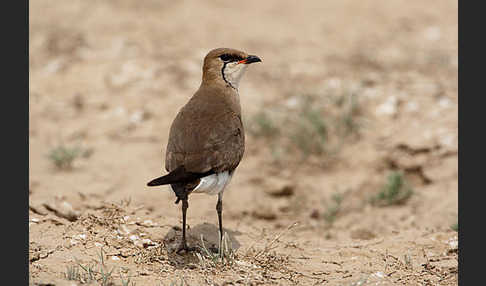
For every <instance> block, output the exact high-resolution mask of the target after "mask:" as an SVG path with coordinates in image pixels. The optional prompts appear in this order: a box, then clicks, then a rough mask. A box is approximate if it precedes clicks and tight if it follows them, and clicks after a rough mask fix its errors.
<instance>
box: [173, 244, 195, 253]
mask: <svg viewBox="0 0 486 286" xmlns="http://www.w3.org/2000/svg"><path fill="white" fill-rule="evenodd" d="M195 250H196V248H195V247H189V246H187V243H185V242H183V243H181V244H180V245H179V247H178V248H177V251H176V253H177V254H181V253H182V252H184V253H189V252H191V251H195Z"/></svg>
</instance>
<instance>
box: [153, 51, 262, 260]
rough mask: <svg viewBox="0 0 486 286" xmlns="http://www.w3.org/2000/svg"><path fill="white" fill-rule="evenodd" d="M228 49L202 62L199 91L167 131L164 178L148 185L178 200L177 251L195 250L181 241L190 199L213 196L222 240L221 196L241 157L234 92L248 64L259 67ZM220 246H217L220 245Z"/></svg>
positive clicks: (250, 58) (242, 134)
mask: <svg viewBox="0 0 486 286" xmlns="http://www.w3.org/2000/svg"><path fill="white" fill-rule="evenodd" d="M261 61H262V60H261V59H260V58H259V57H258V56H256V55H249V54H247V53H245V52H243V51H240V50H237V49H233V48H216V49H213V50H211V51H209V53H208V54H207V55H206V56H205V57H204V61H203V67H202V81H201V85H200V86H199V89H198V90H197V91H196V92H195V93H194V95H193V96H192V97H191V98H190V99H189V101H188V102H187V103H186V104H185V105H184V106H183V107H182V108H181V109H180V110H179V112H178V113H177V115H176V117H175V119H174V121H173V122H172V124H171V127H170V130H169V139H168V142H167V148H166V153H165V169H166V171H167V172H168V173H167V174H165V175H163V176H161V177H158V178H155V179H153V180H151V181H149V182H148V183H147V186H149V187H153V186H160V185H170V187H171V189H172V191H173V192H174V193H175V195H176V197H177V199H176V201H175V203H176V204H178V203H179V202H180V201H182V208H181V209H182V240H181V242H180V245H179V247H178V249H177V251H176V253H180V252H182V251H184V252H189V251H193V250H195V248H194V247H188V245H187V241H186V214H187V209H188V208H189V203H188V199H189V195H190V194H192V193H206V194H209V195H218V201H217V203H216V212H217V214H218V223H219V234H220V236H219V239H220V242H222V240H223V222H222V211H223V192H224V190H225V188H226V187H227V186H228V184H229V183H230V181H231V179H232V177H233V174H234V172H235V170H236V167H238V165H239V163H240V161H241V159H242V157H243V154H244V152H245V132H244V128H243V121H242V119H241V106H240V98H239V92H238V87H239V83H240V80H241V78H242V76H243V74H244V73H245V71H246V70H247V67H248V66H249V65H250V64H252V63H257V62H261ZM220 245H221V244H220Z"/></svg>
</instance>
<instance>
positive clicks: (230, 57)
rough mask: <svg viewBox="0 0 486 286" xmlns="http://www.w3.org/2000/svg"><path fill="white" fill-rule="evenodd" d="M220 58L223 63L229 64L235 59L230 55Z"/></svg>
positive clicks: (223, 55)
mask: <svg viewBox="0 0 486 286" xmlns="http://www.w3.org/2000/svg"><path fill="white" fill-rule="evenodd" d="M219 58H220V59H221V60H222V61H223V62H228V61H231V60H232V59H233V56H232V55H230V54H222V55H221V56H219Z"/></svg>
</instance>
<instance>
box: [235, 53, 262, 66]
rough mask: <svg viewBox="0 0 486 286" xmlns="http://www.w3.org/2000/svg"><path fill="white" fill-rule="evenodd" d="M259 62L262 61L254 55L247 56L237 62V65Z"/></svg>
mask: <svg viewBox="0 0 486 286" xmlns="http://www.w3.org/2000/svg"><path fill="white" fill-rule="evenodd" d="M261 61H262V60H261V59H260V58H259V57H257V56H254V55H249V56H248V57H247V58H246V59H244V60H241V61H239V62H238V64H251V63H257V62H261Z"/></svg>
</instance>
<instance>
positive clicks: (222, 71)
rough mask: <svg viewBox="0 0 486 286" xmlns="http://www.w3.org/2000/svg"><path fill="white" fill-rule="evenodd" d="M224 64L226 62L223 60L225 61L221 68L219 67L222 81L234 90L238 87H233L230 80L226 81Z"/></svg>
mask: <svg viewBox="0 0 486 286" xmlns="http://www.w3.org/2000/svg"><path fill="white" fill-rule="evenodd" d="M226 64H227V62H225V63H224V65H223V68H221V75H222V76H223V80H224V81H225V82H226V83H227V84H228V85H229V86H230V87H231V88H233V89H234V90H236V91H237V90H238V89H236V87H234V86H233V85H232V84H231V82H229V81H227V80H226V77H225V76H224V69H225V68H226Z"/></svg>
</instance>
